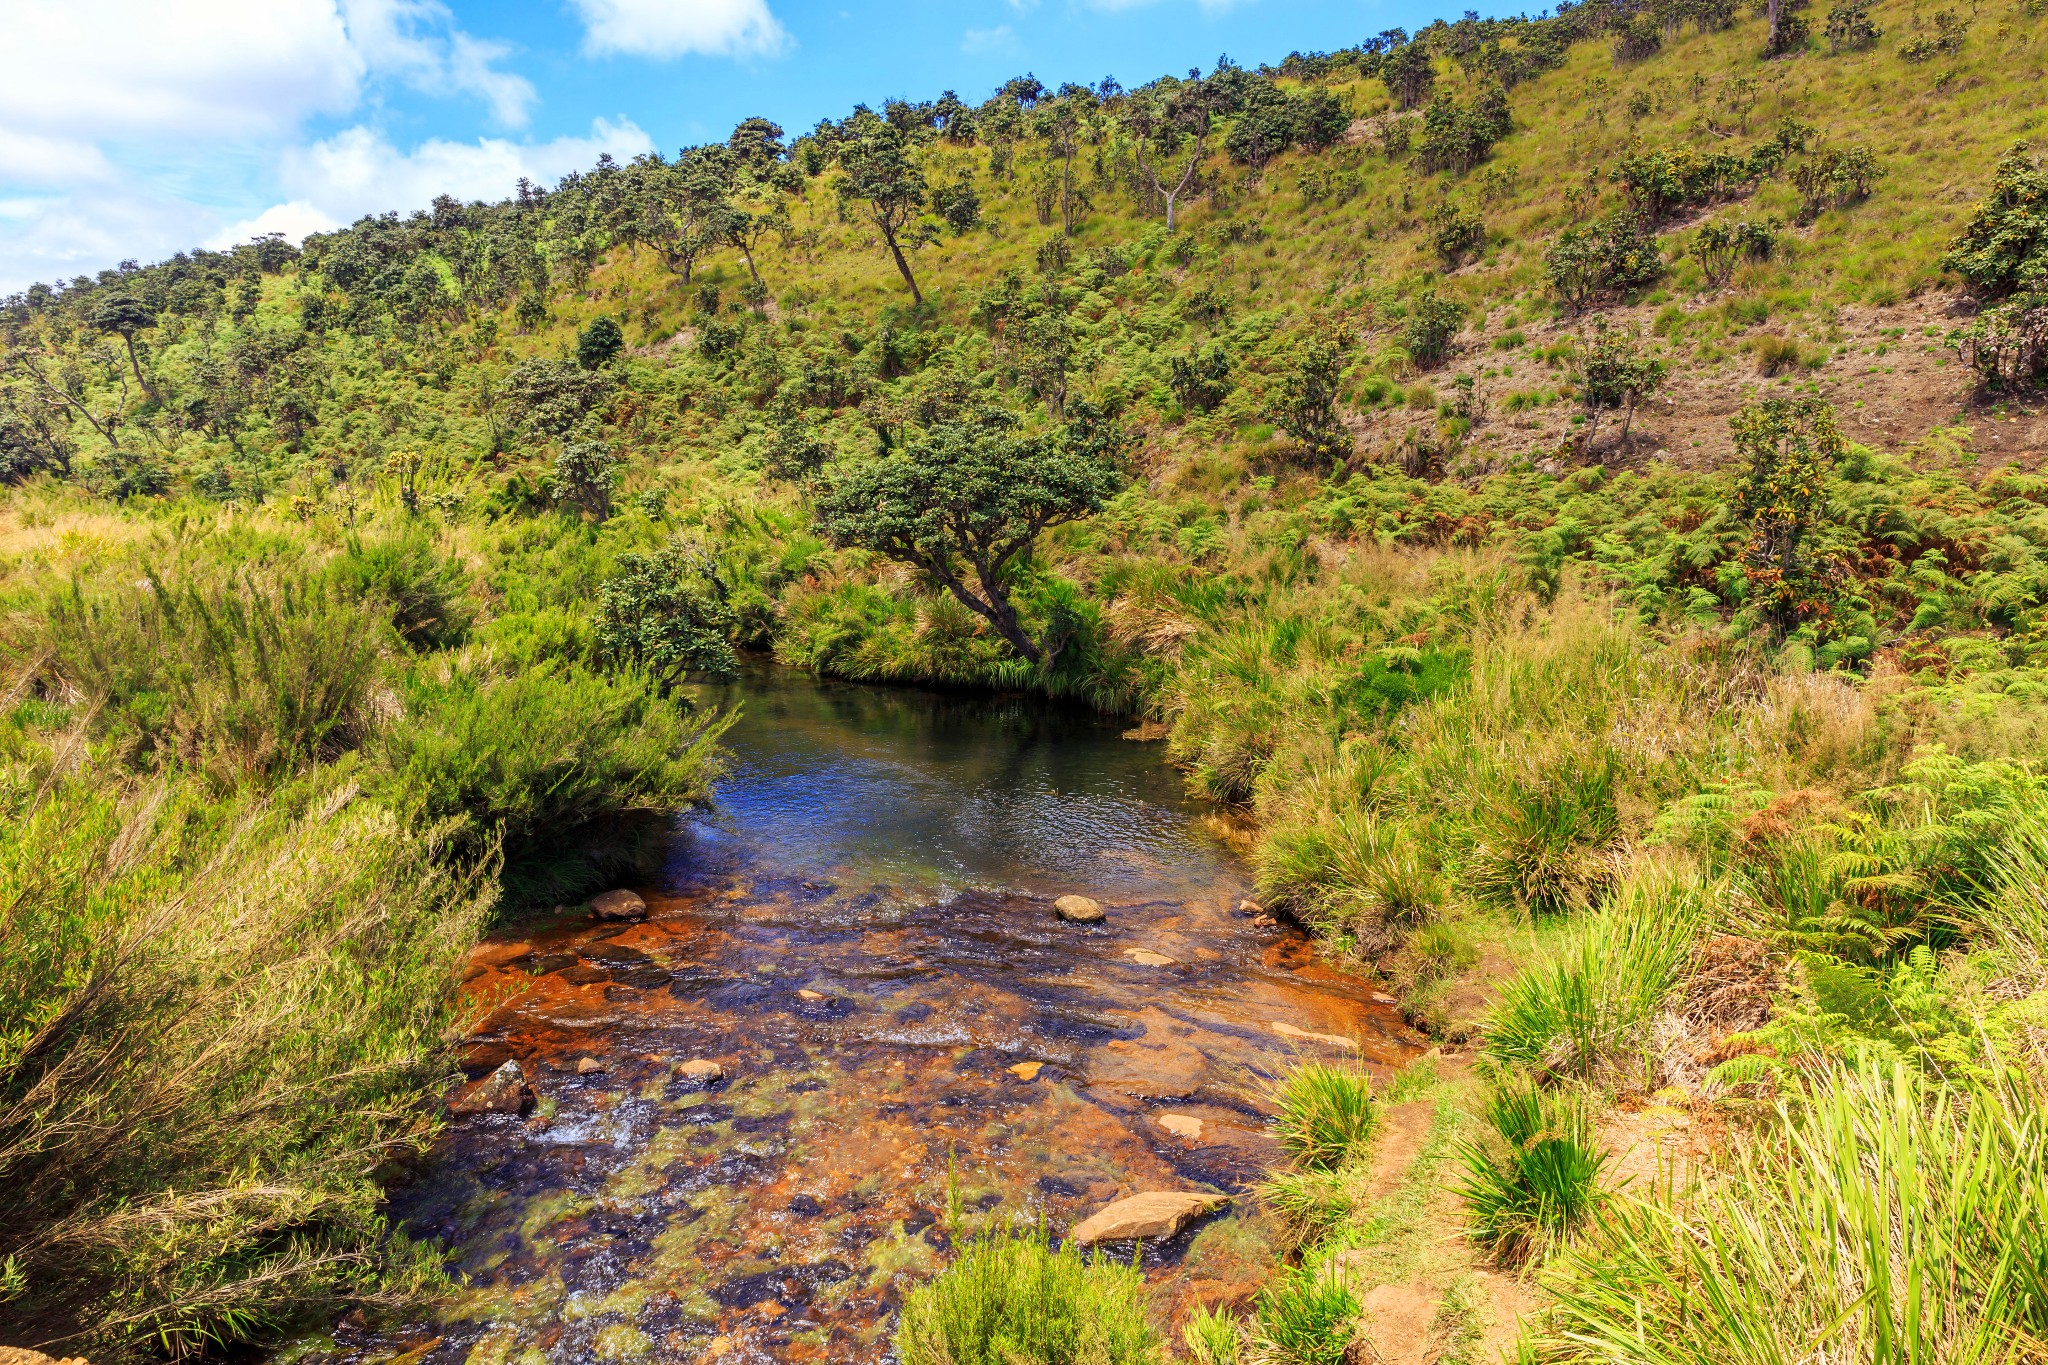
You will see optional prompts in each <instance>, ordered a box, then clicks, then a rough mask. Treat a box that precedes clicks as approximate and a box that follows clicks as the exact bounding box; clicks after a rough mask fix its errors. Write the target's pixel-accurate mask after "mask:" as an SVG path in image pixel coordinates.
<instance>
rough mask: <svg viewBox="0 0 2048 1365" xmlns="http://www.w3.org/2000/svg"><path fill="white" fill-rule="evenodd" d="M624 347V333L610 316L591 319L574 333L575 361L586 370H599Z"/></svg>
mask: <svg viewBox="0 0 2048 1365" xmlns="http://www.w3.org/2000/svg"><path fill="white" fill-rule="evenodd" d="M625 349H626V334H625V333H624V332H622V331H620V330H619V324H618V323H617V322H614V321H613V320H612V319H611V318H606V317H601V318H596V319H593V320H592V322H591V324H590V325H589V326H588V327H586V328H584V329H583V330H582V331H581V332H578V333H577V334H576V363H577V364H578V365H581V366H582V367H583V368H584V369H586V370H601V369H603V368H604V367H605V366H607V365H609V364H611V363H612V361H614V360H616V359H617V358H618V354H619V352H620V351H623V350H625Z"/></svg>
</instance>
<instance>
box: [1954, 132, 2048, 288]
mask: <svg viewBox="0 0 2048 1365" xmlns="http://www.w3.org/2000/svg"><path fill="white" fill-rule="evenodd" d="M1941 264H1942V268H1943V269H1945V270H1953V271H1955V273H1956V274H1958V275H1960V276H1962V277H1963V283H1964V284H1966V285H1968V286H1969V287H1970V288H1971V289H1972V290H1974V291H1975V292H1977V293H1979V294H1983V295H1986V296H1988V297H1991V298H2003V297H2005V296H2006V295H2007V294H2011V293H2015V292H2017V291H2020V290H2025V291H2028V292H2030V293H2031V292H2036V291H2041V290H2043V289H2048V169H2043V167H2042V166H2041V164H2040V163H2039V162H2037V161H2035V160H2034V158H2032V157H2031V156H2029V155H2028V154H2027V144H2026V143H2024V142H2016V143H2014V144H2013V145H2012V147H2010V148H2009V149H2007V151H2006V153H2005V155H2004V156H2003V157H2001V158H1999V162H1998V169H1997V171H1996V173H1995V174H1994V175H1993V176H1992V180H1991V193H1990V195H1989V196H1988V197H1987V198H1986V199H1985V200H1984V201H1983V202H1982V203H1980V204H1979V205H1977V207H1976V210H1975V211H1974V212H1973V213H1972V214H1971V215H1970V221H1969V222H1968V223H1966V224H1965V225H1964V226H1963V230H1962V231H1961V232H1960V233H1958V234H1957V235H1956V237H1955V240H1953V241H1951V242H1950V243H1949V244H1948V250H1947V251H1946V252H1944V253H1943V255H1942V258H1941Z"/></svg>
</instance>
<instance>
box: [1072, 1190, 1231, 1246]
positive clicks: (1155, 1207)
mask: <svg viewBox="0 0 2048 1365" xmlns="http://www.w3.org/2000/svg"><path fill="white" fill-rule="evenodd" d="M1229 1202H1230V1196H1229V1195H1227V1194H1208V1193H1205V1192H1203V1191H1200V1190H1151V1191H1148V1192H1147V1193H1145V1194H1134V1195H1132V1196H1130V1197H1129V1198H1128V1199H1119V1200H1117V1201H1116V1202H1115V1203H1114V1204H1110V1205H1108V1206H1107V1207H1104V1208H1100V1209H1097V1210H1096V1211H1095V1212H1094V1213H1092V1214H1090V1215H1089V1216H1088V1217H1087V1218H1084V1219H1082V1220H1081V1221H1080V1222H1079V1223H1077V1224H1075V1225H1074V1230H1073V1232H1071V1233H1069V1234H1068V1235H1069V1236H1070V1237H1071V1238H1073V1240H1074V1241H1075V1242H1076V1243H1077V1244H1078V1245H1081V1246H1088V1245H1090V1244H1092V1243H1095V1242H1122V1241H1128V1240H1130V1239H1131V1238H1133V1237H1144V1238H1149V1239H1152V1240H1157V1239H1158V1238H1161V1237H1171V1236H1173V1235H1174V1234H1175V1233H1176V1232H1179V1231H1180V1230H1181V1229H1182V1228H1184V1227H1186V1226H1187V1225H1188V1224H1189V1223H1192V1222H1193V1221H1194V1220H1195V1219H1197V1218H1200V1217H1201V1216H1202V1215H1203V1214H1205V1213H1214V1212H1215V1211H1216V1210H1217V1209H1220V1208H1222V1207H1223V1206H1224V1205H1226V1204H1228V1203H1229Z"/></svg>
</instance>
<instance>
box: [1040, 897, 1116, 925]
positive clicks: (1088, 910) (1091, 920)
mask: <svg viewBox="0 0 2048 1365" xmlns="http://www.w3.org/2000/svg"><path fill="white" fill-rule="evenodd" d="M1052 912H1053V913H1054V914H1055V915H1058V916H1059V917H1060V918H1061V919H1063V920H1065V921H1067V923H1069V924H1100V923H1102V921H1103V918H1104V917H1103V913H1102V904H1101V902H1099V901H1095V900H1091V899H1089V898H1088V897H1087V896H1061V897H1060V898H1059V899H1058V900H1056V901H1054V902H1053V903H1052Z"/></svg>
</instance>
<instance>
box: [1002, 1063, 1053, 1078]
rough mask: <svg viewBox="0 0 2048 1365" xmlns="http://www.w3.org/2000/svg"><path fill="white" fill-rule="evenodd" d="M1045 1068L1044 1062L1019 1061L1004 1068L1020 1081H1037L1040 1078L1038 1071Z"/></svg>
mask: <svg viewBox="0 0 2048 1365" xmlns="http://www.w3.org/2000/svg"><path fill="white" fill-rule="evenodd" d="M1044 1068H1045V1063H1044V1062H1019V1063H1017V1064H1016V1065H1015V1066H1010V1067H1004V1068H1003V1069H1004V1070H1005V1071H1007V1072H1009V1073H1010V1074H1011V1075H1012V1076H1015V1077H1016V1078H1017V1079H1018V1080H1020V1081H1035V1080H1037V1079H1038V1073H1039V1072H1040V1071H1042V1070H1043V1069H1044Z"/></svg>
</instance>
